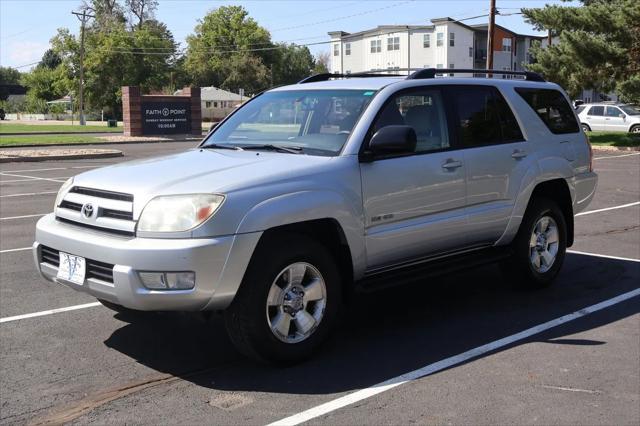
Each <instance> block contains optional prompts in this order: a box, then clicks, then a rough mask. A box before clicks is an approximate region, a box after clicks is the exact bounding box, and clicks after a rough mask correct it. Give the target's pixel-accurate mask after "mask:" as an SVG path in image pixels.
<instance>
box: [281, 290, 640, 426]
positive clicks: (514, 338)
mask: <svg viewBox="0 0 640 426" xmlns="http://www.w3.org/2000/svg"><path fill="white" fill-rule="evenodd" d="M639 295H640V288H639V289H635V290H632V291H630V292H628V293H624V294H621V295H619V296H616V297H614V298H612V299H609V300H605V301H604V302H600V303H597V304H595V305H591V306H589V307H586V308H583V309H580V310H579V311H575V312H573V313H571V314H568V315H564V316H562V317H560V318H556V319H554V320H551V321H548V322H545V323H543V324H540V325H536V326H535V327H531V328H529V329H526V330H524V331H521V332H519V333H516V334H513V335H511V336H508V337H504V338H502V339H499V340H495V341H493V342H491V343H487V344H486V345H482V346H479V347H477V348H474V349H470V350H468V351H466V352H463V353H461V354H458V355H454V356H452V357H449V358H446V359H443V360H441V361H438V362H435V363H433V364H429V365H426V366H424V367H422V368H419V369H417V370H413V371H411V372H409V373H406V374H403V375H401V376H397V377H394V378H392V379H389V380H386V381H384V382H382V383H378V384H377V385H373V386H371V387H369V388H366V389H361V390H359V391H356V392H353V393H350V394H348V395H345V396H343V397H340V398H338V399H334V400H333V401H329V402H327V403H324V404H321V405H318V406H316V407H313V408H311V409H309V410H306V411H303V412H301V413H298V414H294V415H293V416H290V417H287V418H284V419H282V420H278V421H276V422H274V423H271V424H270V425H269V426H273V425H298V424H300V423H303V422H307V421H309V420H312V419H315V418H317V417H320V416H323V415H325V414H328V413H331V412H333V411H336V410H338V409H340V408H343V407H346V406H348V405H351V404H354V403H356V402H358V401H362V400H364V399H367V398H371V397H372V396H375V395H378V394H381V393H383V392H386V391H388V390H391V389H393V388H396V387H398V386H400V385H403V384H405V383H409V382H412V381H415V380H418V379H420V378H422V377H425V376H428V375H431V374H434V373H437V372H438V371H442V370H444V369H446V368H449V367H452V366H454V365H457V364H460V363H463V362H465V361H468V360H470V359H473V358H477V357H479V356H481V355H484V354H486V353H488V352H492V351H495V350H497V349H501V348H503V347H505V346H508V345H511V344H513V343H515V342H518V341H520V340H524V339H526V338H528V337H531V336H533V335H535V334H539V333H541V332H543V331H546V330H549V329H550V328H554V327H557V326H559V325H562V324H565V323H567V322H570V321H573V320H576V319H578V318H581V317H584V316H586V315H589V314H592V313H594V312H597V311H600V310H602V309H605V308H608V307H610V306H613V305H615V304H617V303H621V302H624V301H625V300H628V299H631V298H632V297H636V296H639Z"/></svg>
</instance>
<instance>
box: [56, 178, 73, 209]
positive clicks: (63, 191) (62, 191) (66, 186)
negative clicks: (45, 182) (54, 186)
mask: <svg viewBox="0 0 640 426" xmlns="http://www.w3.org/2000/svg"><path fill="white" fill-rule="evenodd" d="M71 185H73V178H69V179H67V181H66V182H65V183H63V184H62V186H61V187H60V189H59V190H58V195H56V204H55V206H53V209H54V210H55V209H56V207H58V206H59V205H60V203H61V202H62V199H63V198H64V196H65V195H66V194H67V190H68V189H69V188H71Z"/></svg>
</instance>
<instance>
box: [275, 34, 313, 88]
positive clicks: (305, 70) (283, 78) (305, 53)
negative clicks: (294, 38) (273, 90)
mask: <svg viewBox="0 0 640 426" xmlns="http://www.w3.org/2000/svg"><path fill="white" fill-rule="evenodd" d="M278 47H280V49H278V50H277V51H276V53H277V60H276V62H275V64H274V65H273V83H274V84H276V85H279V84H292V83H295V82H298V81H300V80H302V79H303V78H305V77H308V76H309V75H310V74H311V71H312V70H313V68H314V65H315V64H314V60H313V56H312V55H311V52H309V48H308V47H306V46H296V45H295V44H289V45H287V44H284V43H282V44H279V45H278Z"/></svg>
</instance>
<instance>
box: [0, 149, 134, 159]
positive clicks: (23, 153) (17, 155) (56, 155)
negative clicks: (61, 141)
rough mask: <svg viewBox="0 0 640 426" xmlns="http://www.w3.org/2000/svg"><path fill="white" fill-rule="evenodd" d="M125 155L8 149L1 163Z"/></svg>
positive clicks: (113, 151)
mask: <svg viewBox="0 0 640 426" xmlns="http://www.w3.org/2000/svg"><path fill="white" fill-rule="evenodd" d="M123 155H124V154H123V153H122V151H119V150H117V149H92V148H75V149H74V148H69V149H11V150H9V149H6V150H0V163H13V162H26V161H49V160H77V159H88V158H110V157H122V156H123Z"/></svg>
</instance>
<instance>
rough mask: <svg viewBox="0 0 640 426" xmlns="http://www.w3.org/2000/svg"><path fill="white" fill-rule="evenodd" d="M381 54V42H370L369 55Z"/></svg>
mask: <svg viewBox="0 0 640 426" xmlns="http://www.w3.org/2000/svg"><path fill="white" fill-rule="evenodd" d="M380 52H382V40H371V53H380Z"/></svg>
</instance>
